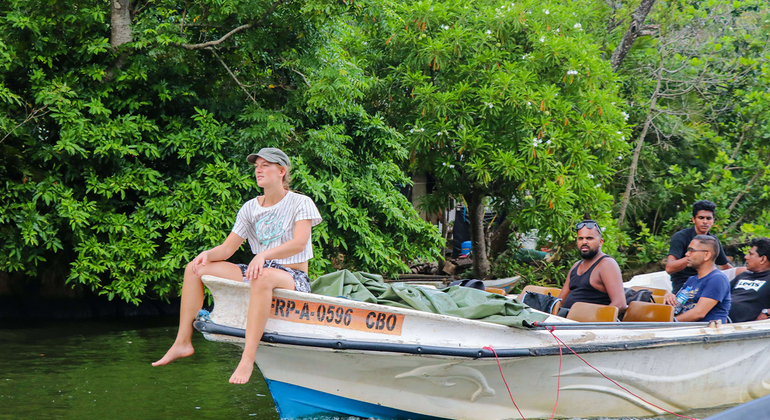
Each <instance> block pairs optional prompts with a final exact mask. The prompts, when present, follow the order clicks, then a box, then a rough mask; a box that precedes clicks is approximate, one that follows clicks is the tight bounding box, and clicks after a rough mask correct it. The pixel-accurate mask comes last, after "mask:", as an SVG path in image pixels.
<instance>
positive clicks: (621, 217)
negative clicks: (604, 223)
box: [618, 64, 663, 228]
mask: <svg viewBox="0 0 770 420" xmlns="http://www.w3.org/2000/svg"><path fill="white" fill-rule="evenodd" d="M657 73H658V74H657V76H658V77H657V78H658V81H657V84H656V85H655V91H654V92H653V93H652V98H650V108H649V109H648V110H647V118H646V119H645V120H644V127H643V128H642V133H641V134H640V135H639V139H638V140H637V141H636V149H634V157H633V158H632V159H631V168H629V170H628V182H626V192H624V193H623V200H622V202H621V204H620V211H619V212H618V213H619V214H618V228H621V227H623V220H624V219H625V218H626V209H627V208H628V202H629V201H630V200H631V189H632V188H633V186H634V178H636V168H637V167H638V166H639V155H641V154H642V145H643V144H644V137H645V136H647V130H649V129H650V124H652V113H653V112H655V104H656V103H657V102H658V93H660V80H661V78H662V77H663V64H661V67H659V68H658V72H657Z"/></svg>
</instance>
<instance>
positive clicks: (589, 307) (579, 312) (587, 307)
mask: <svg viewBox="0 0 770 420" xmlns="http://www.w3.org/2000/svg"><path fill="white" fill-rule="evenodd" d="M567 319H571V320H573V321H578V322H615V321H617V320H618V308H616V307H614V306H608V305H597V304H595V303H586V302H575V303H574V304H572V308H570V310H569V313H567Z"/></svg>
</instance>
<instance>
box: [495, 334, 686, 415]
mask: <svg viewBox="0 0 770 420" xmlns="http://www.w3.org/2000/svg"><path fill="white" fill-rule="evenodd" d="M545 329H546V331H548V332H549V333H551V335H552V336H553V338H554V339H555V340H556V344H558V345H559V376H560V377H561V346H562V345H564V347H566V348H568V349H569V351H571V352H572V353H573V354H574V355H575V356H577V357H578V359H580V360H582V361H583V363H585V364H586V365H588V367H590V368H591V369H593V370H595V371H597V372H599V374H600V375H602V376H604V378H605V379H607V380H608V381H610V382H612V383H613V384H615V385H616V386H617V387H618V388H620V389H622V390H623V391H626V392H628V393H629V394H631V395H633V396H634V397H636V398H639V399H640V400H642V401H644V402H646V403H647V404H649V405H651V406H653V407H655V408H657V409H659V410H662V411H665V412H666V413H668V414H673V415H675V416H677V417H681V418H683V419H689V420H699V419H696V418H693V417H687V416H682V415H680V414H676V413H674V412H671V411H668V410H666V409H665V408H662V407H659V406H657V405H655V404H653V403H651V402H649V401H647V400H645V399H644V398H642V397H640V396H638V395H636V394H634V393H633V392H631V391H629V390H628V389H626V388H624V387H623V386H622V385H620V384H619V383H617V382H615V381H614V380H612V379H610V378H609V377H608V376H607V375H605V374H603V373H602V372H601V371H600V370H599V369H597V368H595V367H593V366H592V365H591V364H590V363H588V362H587V361H586V360H585V359H583V358H582V357H580V355H579V354H577V352H575V350H572V348H570V346H568V345H567V343H565V342H563V341H561V339H560V338H559V337H557V336H556V334H554V333H553V332H554V330H555V328H554V327H551V328H550V329H548V327H545ZM484 348H486V347H484ZM495 357H497V354H495ZM498 364H499V362H498ZM500 372H501V373H502V370H501V371H500ZM556 395H557V397H556V398H557V400H556V403H557V404H558V402H559V401H558V390H557V394H556ZM517 409H518V407H517ZM555 410H556V407H555V406H554V411H555ZM551 417H553V416H551Z"/></svg>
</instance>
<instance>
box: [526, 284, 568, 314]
mask: <svg viewBox="0 0 770 420" xmlns="http://www.w3.org/2000/svg"><path fill="white" fill-rule="evenodd" d="M527 292H530V293H540V294H541V295H547V296H553V297H559V294H560V293H561V289H559V288H556V287H545V286H535V285H533V284H528V285H526V286H525V287H524V289H523V290H522V291H521V293H520V294H519V296H521V297H522V298H524V293H527ZM562 304H563V302H562V301H558V302H556V303H555V304H554V305H553V309H552V310H551V315H556V314H558V313H559V309H561V306H562Z"/></svg>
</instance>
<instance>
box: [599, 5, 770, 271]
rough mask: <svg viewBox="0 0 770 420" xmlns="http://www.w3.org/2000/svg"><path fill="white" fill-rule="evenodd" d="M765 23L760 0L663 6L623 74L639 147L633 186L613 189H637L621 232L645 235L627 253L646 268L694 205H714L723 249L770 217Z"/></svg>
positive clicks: (624, 177) (621, 181)
mask: <svg viewBox="0 0 770 420" xmlns="http://www.w3.org/2000/svg"><path fill="white" fill-rule="evenodd" d="M768 17H770V15H769V14H768V8H767V4H766V3H765V2H761V1H747V2H727V1H710V2H685V1H670V2H658V3H657V4H656V7H655V8H654V9H653V13H651V15H650V17H649V18H648V20H647V23H648V24H654V25H656V27H657V28H658V30H657V31H656V32H655V33H654V34H653V35H652V36H650V37H644V38H640V39H639V40H638V41H637V43H636V45H635V46H634V48H633V49H632V51H631V54H630V55H629V57H628V58H627V59H626V61H625V62H624V63H623V65H622V67H621V68H620V70H619V73H620V74H621V76H623V77H624V80H625V86H624V95H625V96H626V97H627V100H628V102H629V103H630V104H631V105H632V106H631V107H630V108H629V114H630V115H631V118H630V120H629V123H631V124H633V125H634V126H635V129H634V134H633V135H632V140H633V141H634V142H635V143H636V144H637V145H639V146H641V147H640V149H639V154H638V160H639V165H638V168H639V170H638V172H637V173H636V174H635V175H634V176H633V178H632V180H631V181H632V182H629V183H627V182H626V181H628V180H629V178H628V177H629V173H628V172H627V171H626V172H620V173H619V174H618V175H619V176H618V177H617V178H616V179H617V182H616V183H613V184H612V185H611V186H610V188H611V190H613V191H615V193H616V194H617V195H619V196H620V195H623V194H624V193H623V189H624V188H623V187H625V186H626V184H628V186H629V187H630V189H629V190H627V191H628V192H630V200H629V207H628V212H626V213H627V215H628V217H629V218H630V219H629V221H630V223H627V224H626V225H625V227H624V230H625V231H626V232H627V233H628V234H630V235H631V236H636V237H637V238H638V239H637V240H636V247H632V248H631V249H629V252H630V253H632V254H634V253H635V252H636V251H635V249H634V248H636V249H638V251H639V252H636V255H634V259H635V260H638V262H639V263H647V262H653V261H657V260H659V259H661V258H665V255H666V252H667V248H668V238H669V237H670V235H671V234H673V233H674V232H675V231H676V230H678V229H682V228H684V227H687V226H688V225H690V224H691V222H690V216H691V213H690V212H691V206H692V203H693V202H694V201H696V200H699V199H709V200H711V201H714V202H715V203H716V204H717V206H718V213H717V216H718V219H717V224H716V225H715V228H714V231H715V232H717V233H719V234H720V238H721V239H722V241H723V243H724V244H725V245H733V244H741V243H743V242H745V241H746V240H747V239H748V235H749V233H747V232H745V231H744V232H742V231H743V230H745V229H749V230H751V226H754V225H755V224H756V223H757V222H760V221H761V220H767V219H766V217H765V216H764V215H763V214H764V209H765V208H766V207H767V206H768V204H770V203H769V202H768V201H767V199H768V198H770V196H768V195H767V190H768V188H770V182H768V181H770V177H769V176H768V175H767V169H768V163H770V150H769V149H768V147H769V145H770V143H768V135H769V134H768V133H770V131H768V126H767V124H766V123H765V121H766V120H767V117H768V114H767V112H768V108H767V107H768V101H767V100H768V99H769V98H768V96H767V89H768V87H769V86H768V78H767V65H768V63H767V60H768V58H770V56H769V55H768V46H769V45H768V41H770V31H769V29H770V26H768ZM658 82H660V83H658ZM645 126H647V128H648V129H645ZM631 160H632V156H631V155H629V156H628V158H627V160H625V161H624V163H626V164H628V165H630V162H631ZM616 208H617V207H616ZM621 213H623V211H622V209H621ZM744 225H746V227H745V229H744V228H743V226H744ZM755 233H757V232H755V231H753V230H752V233H751V234H752V235H753V234H755ZM650 248H653V249H654V250H651V249H650Z"/></svg>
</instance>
